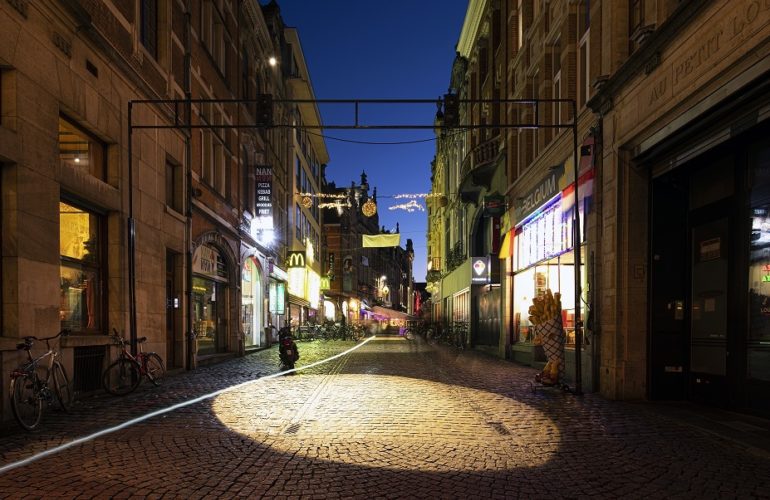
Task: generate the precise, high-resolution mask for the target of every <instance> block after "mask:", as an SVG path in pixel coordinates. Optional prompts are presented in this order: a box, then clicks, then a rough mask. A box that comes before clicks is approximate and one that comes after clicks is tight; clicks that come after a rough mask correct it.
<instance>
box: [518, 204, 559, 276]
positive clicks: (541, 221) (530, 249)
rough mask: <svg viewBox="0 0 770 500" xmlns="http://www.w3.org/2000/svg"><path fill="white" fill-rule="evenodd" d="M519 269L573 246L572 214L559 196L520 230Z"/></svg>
mask: <svg viewBox="0 0 770 500" xmlns="http://www.w3.org/2000/svg"><path fill="white" fill-rule="evenodd" d="M514 244H515V245H516V269H524V268H526V267H529V266H530V265H532V264H534V263H536V262H540V261H541V260H546V259H550V258H551V257H555V256H557V255H559V254H562V253H564V252H565V251H567V250H569V249H570V248H571V247H572V217H571V215H569V213H567V214H566V217H565V214H564V213H563V212H562V203H561V200H560V199H556V200H555V201H554V202H553V203H552V204H550V205H548V206H546V207H544V208H543V209H542V210H541V211H540V212H539V213H538V214H537V215H536V216H535V217H533V218H532V219H531V220H529V221H527V222H526V223H524V224H522V226H521V227H520V228H519V229H518V230H517V232H516V241H515V243H514Z"/></svg>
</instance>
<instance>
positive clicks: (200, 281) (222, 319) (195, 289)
mask: <svg viewBox="0 0 770 500" xmlns="http://www.w3.org/2000/svg"><path fill="white" fill-rule="evenodd" d="M228 283H229V272H228V269H227V264H226V260H225V259H224V258H223V256H222V254H221V252H220V251H219V249H217V248H216V247H214V246H213V245H208V244H202V245H200V246H199V247H198V248H197V249H196V250H195V253H194V254H193V281H192V304H193V329H194V332H195V336H196V339H197V343H198V355H208V354H216V353H221V352H226V351H227V311H228V295H229V290H230V288H229V285H228Z"/></svg>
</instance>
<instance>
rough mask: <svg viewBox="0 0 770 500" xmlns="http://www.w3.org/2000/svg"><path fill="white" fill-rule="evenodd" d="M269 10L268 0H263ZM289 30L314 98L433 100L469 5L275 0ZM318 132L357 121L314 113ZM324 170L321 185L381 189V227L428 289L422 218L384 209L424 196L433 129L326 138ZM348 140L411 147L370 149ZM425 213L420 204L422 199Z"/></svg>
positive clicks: (329, 109)
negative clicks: (320, 126)
mask: <svg viewBox="0 0 770 500" xmlns="http://www.w3.org/2000/svg"><path fill="white" fill-rule="evenodd" d="M262 3H267V0H262ZM278 4H279V5H280V7H281V14H282V16H283V20H284V22H285V23H286V25H287V26H292V27H296V28H297V31H298V32H299V37H300V42H301V44H302V48H303V51H304V54H305V60H306V62H307V64H308V68H309V70H310V79H311V82H312V85H313V89H314V91H315V95H316V98H317V99H436V98H438V97H439V96H441V95H443V94H444V93H445V92H446V90H447V87H448V85H449V76H450V72H451V67H452V61H453V60H454V57H455V46H456V44H457V41H458V39H459V37H460V30H461V29H462V23H463V19H464V17H465V10H466V8H467V5H468V2H467V1H466V0H396V1H390V2H370V1H360V0H324V1H321V0H278ZM320 110H321V115H322V119H323V122H324V124H326V125H333V124H334V125H348V124H352V123H353V122H354V116H355V115H354V111H353V106H352V105H323V106H321V107H320ZM435 114H436V105H435V104H425V105H419V104H411V105H397V106H396V105H391V106H384V105H367V106H363V105H362V107H361V108H360V110H359V123H361V124H370V125H379V124H391V125H392V124H399V125H401V124H409V125H430V124H432V123H433V118H434V116H435ZM324 134H325V135H326V137H327V140H326V145H327V148H328V149H329V157H330V161H329V165H328V167H327V169H326V176H327V179H328V180H329V181H333V182H336V184H337V186H349V185H350V182H351V181H355V182H356V183H359V182H360V175H361V172H362V171H366V174H367V176H368V180H369V185H370V186H371V187H372V188H374V187H376V188H377V201H378V203H377V204H378V211H379V213H380V225H381V226H385V228H386V229H389V230H391V231H393V230H395V228H396V223H399V225H400V230H401V234H402V237H401V246H405V245H406V239H407V238H411V239H412V241H413V243H414V247H415V254H416V255H415V263H414V276H415V280H416V281H424V279H425V271H426V244H425V239H426V238H425V233H426V228H427V212H419V211H416V212H413V213H407V212H405V211H403V210H389V209H388V207H390V206H393V205H396V204H398V203H403V202H405V201H408V200H394V199H392V198H388V197H387V196H388V195H394V194H400V193H427V192H429V190H430V162H431V160H432V159H433V156H434V154H435V142H434V141H433V139H434V135H433V131H432V130H427V129H426V130H396V131H393V130H390V131H373V130H368V131H367V130H326V131H324ZM332 137H335V138H341V139H345V140H352V141H367V142H399V141H423V142H418V143H415V144H400V145H371V144H354V143H350V142H342V141H337V140H334V139H331V138H332ZM418 201H419V203H420V204H421V205H423V206H425V201H424V200H418Z"/></svg>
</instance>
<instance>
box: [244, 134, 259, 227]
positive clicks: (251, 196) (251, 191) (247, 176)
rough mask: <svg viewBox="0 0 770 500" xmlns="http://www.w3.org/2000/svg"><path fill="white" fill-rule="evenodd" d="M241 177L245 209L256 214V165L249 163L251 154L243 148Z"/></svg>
mask: <svg viewBox="0 0 770 500" xmlns="http://www.w3.org/2000/svg"><path fill="white" fill-rule="evenodd" d="M241 176H242V182H243V188H242V189H243V193H242V196H243V209H244V210H245V211H247V212H250V213H252V214H254V213H255V212H254V210H255V208H256V202H257V200H256V196H257V192H256V178H255V174H254V165H253V164H252V163H251V162H250V161H249V153H248V151H246V148H245V147H244V148H243V160H242V163H241Z"/></svg>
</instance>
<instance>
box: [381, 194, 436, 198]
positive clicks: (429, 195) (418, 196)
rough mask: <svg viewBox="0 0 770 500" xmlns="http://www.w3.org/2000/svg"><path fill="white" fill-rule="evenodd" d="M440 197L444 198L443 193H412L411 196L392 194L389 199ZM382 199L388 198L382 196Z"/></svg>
mask: <svg viewBox="0 0 770 500" xmlns="http://www.w3.org/2000/svg"><path fill="white" fill-rule="evenodd" d="M440 196H444V195H443V193H412V194H394V195H391V196H390V198H396V199H401V198H414V199H416V198H438V197H440ZM383 198H388V196H384V197H383Z"/></svg>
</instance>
